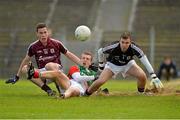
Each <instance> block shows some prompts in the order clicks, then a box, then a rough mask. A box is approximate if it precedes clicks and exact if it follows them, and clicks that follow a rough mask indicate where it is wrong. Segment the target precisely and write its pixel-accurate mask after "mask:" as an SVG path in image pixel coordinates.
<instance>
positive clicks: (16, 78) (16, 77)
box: [5, 75, 19, 84]
mask: <svg viewBox="0 0 180 120" xmlns="http://www.w3.org/2000/svg"><path fill="white" fill-rule="evenodd" d="M18 80H19V76H17V75H15V76H14V77H13V78H10V79H8V80H7V81H6V82H5V83H6V84H9V83H12V84H15V83H16V82H17V81H18Z"/></svg>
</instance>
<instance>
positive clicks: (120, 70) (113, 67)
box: [105, 60, 136, 77]
mask: <svg viewBox="0 0 180 120" xmlns="http://www.w3.org/2000/svg"><path fill="white" fill-rule="evenodd" d="M135 64H136V62H135V61H134V60H131V61H129V62H128V64H126V65H123V66H118V65H114V64H113V63H110V62H107V63H106V65H105V69H110V70H111V71H112V72H113V73H114V75H115V76H116V75H117V74H119V73H121V74H122V76H123V77H126V76H127V74H126V72H127V71H128V70H129V68H131V66H133V65H135Z"/></svg>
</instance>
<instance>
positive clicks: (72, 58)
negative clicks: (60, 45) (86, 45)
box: [65, 51, 82, 65]
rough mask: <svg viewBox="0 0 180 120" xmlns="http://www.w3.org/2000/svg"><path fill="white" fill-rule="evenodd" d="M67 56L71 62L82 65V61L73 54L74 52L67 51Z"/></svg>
mask: <svg viewBox="0 0 180 120" xmlns="http://www.w3.org/2000/svg"><path fill="white" fill-rule="evenodd" d="M65 56H66V57H67V58H69V59H70V60H72V61H73V62H75V63H76V64H78V65H82V63H81V60H80V59H79V58H78V57H77V56H76V55H75V54H73V53H72V52H70V51H67V52H66V54H65Z"/></svg>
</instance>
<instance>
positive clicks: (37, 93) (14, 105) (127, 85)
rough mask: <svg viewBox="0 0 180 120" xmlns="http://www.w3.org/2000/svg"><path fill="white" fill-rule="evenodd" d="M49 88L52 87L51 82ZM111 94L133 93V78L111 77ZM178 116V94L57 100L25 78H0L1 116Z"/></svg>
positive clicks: (57, 117)
mask: <svg viewBox="0 0 180 120" xmlns="http://www.w3.org/2000/svg"><path fill="white" fill-rule="evenodd" d="M51 87H53V88H54V89H55V87H54V85H53V84H52V85H51ZM104 87H107V88H109V90H110V92H111V93H113V92H114V93H116V92H117V91H121V92H122V93H133V92H134V93H135V92H136V81H128V80H116V81H115V80H111V81H108V82H107V83H106V84H105V85H104V86H103V88H104ZM15 118H16V119H66V118H68V119H114V118H116V119H121V118H123V119H132V118H135V119H153V118H157V119H178V118H180V96H179V95H168V96H143V95H136V94H134V95H123V94H122V95H110V96H91V97H75V98H70V99H66V100H62V99H61V100H59V99H55V98H53V97H50V96H47V95H46V93H44V92H43V91H42V90H41V89H40V88H38V87H36V86H35V85H34V84H32V83H31V82H29V81H27V80H21V81H18V82H17V83H16V84H14V85H11V84H5V83H4V80H0V119H15Z"/></svg>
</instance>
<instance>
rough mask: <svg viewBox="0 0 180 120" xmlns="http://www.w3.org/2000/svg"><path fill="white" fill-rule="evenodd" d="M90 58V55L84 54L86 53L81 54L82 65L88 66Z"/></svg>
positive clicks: (90, 61)
mask: <svg viewBox="0 0 180 120" xmlns="http://www.w3.org/2000/svg"><path fill="white" fill-rule="evenodd" d="M91 59H92V58H91V56H90V55H86V54H82V55H81V61H82V63H83V66H84V67H86V68H89V66H90V65H91V63H92V60H91Z"/></svg>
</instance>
